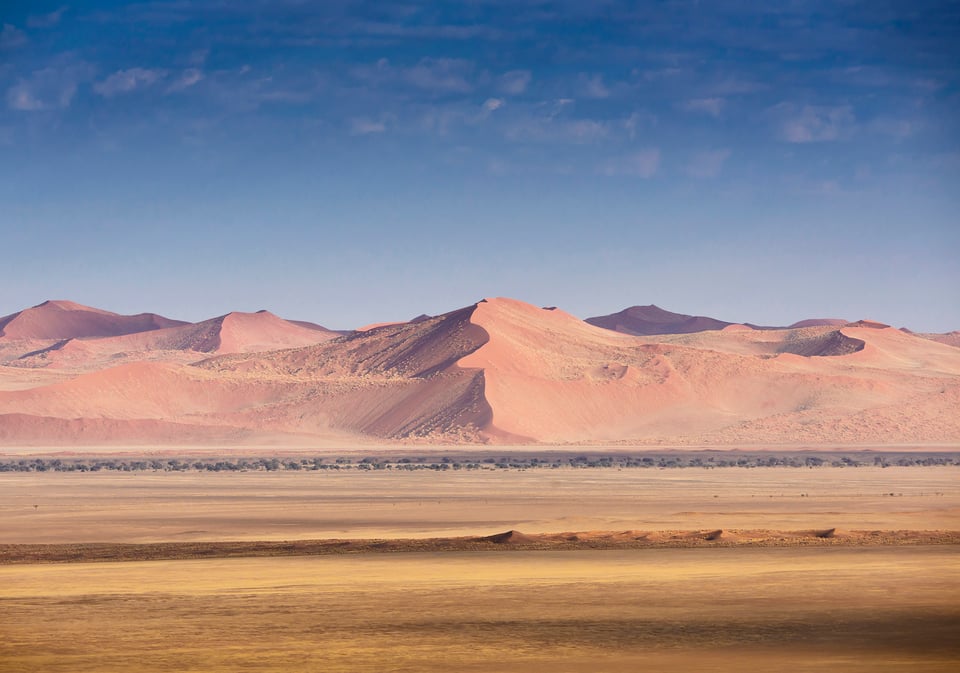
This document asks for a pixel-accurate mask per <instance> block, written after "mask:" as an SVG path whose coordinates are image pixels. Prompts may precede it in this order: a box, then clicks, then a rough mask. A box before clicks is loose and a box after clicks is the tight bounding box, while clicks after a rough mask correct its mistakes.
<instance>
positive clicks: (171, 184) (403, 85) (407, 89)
mask: <svg viewBox="0 0 960 673" xmlns="http://www.w3.org/2000/svg"><path fill="white" fill-rule="evenodd" d="M958 45H960V3H958V2H931V1H929V0H914V1H912V2H905V1H899V0H884V1H872V2H858V1H852V0H848V1H844V0H824V1H819V0H793V1H788V0H785V1H780V2H777V1H772V2H746V1H744V0H730V1H718V2H706V1H699V2H698V1H696V0H667V1H663V2H649V3H639V2H617V1H613V0H611V1H603V0H598V1H596V2H589V3H588V2H574V1H563V0H561V1H547V0H526V1H525V0H516V1H512V2H507V1H505V0H463V1H461V2H426V1H423V0H400V1H393V0H386V1H382V2H356V1H351V0H328V1H326V2H317V3H310V2H303V1H297V0H269V1H268V0H229V1H228V0H158V1H156V2H140V3H127V2H108V1H101V2H84V3H77V4H74V5H71V4H60V3H44V2H11V1H10V0H7V1H6V2H0V241H2V245H3V248H4V249H5V252H4V255H3V259H4V269H3V277H4V282H3V283H0V315H2V314H6V313H11V312H13V311H16V310H19V309H21V308H24V307H25V306H28V305H32V304H35V303H38V302H40V301H42V300H44V299H48V298H63V299H72V300H74V301H79V302H81V303H86V304H91V305H95V306H99V307H103V308H107V309H110V310H114V311H118V312H122V313H128V312H139V311H156V312H160V313H163V314H165V315H169V316H170V317H175V318H181V319H187V320H199V319H203V318H207V317H211V316H213V315H218V314H222V313H225V312H227V311H230V310H257V309H260V308H268V309H270V310H272V311H274V312H276V313H278V314H280V315H283V316H285V317H290V318H295V319H305V320H314V321H317V322H320V323H322V324H325V325H328V326H331V327H336V328H348V327H354V326H358V325H360V324H364V323H368V322H374V321H381V320H401V319H407V318H410V317H413V316H414V315H417V314H419V313H439V312H442V311H446V310H451V309H453V308H457V307H459V306H463V305H466V304H468V303H471V302H473V301H475V300H477V299H479V298H480V297H483V296H495V295H507V296H513V297H516V298H519V299H523V300H526V301H529V302H532V303H536V304H541V305H558V306H560V307H562V308H564V309H566V310H568V311H570V312H572V313H574V314H575V315H579V316H581V317H587V316H590V315H598V314H604V313H609V312H612V311H616V310H620V309H622V308H624V307H626V306H629V305H633V304H647V303H656V304H658V305H660V306H662V307H665V308H668V309H671V310H675V311H681V312H686V313H698V314H707V315H713V316H715V317H719V318H722V319H725V320H733V321H741V320H742V321H753V322H759V323H767V324H778V323H779V324H783V323H789V322H792V321H794V320H799V319H801V318H806V317H812V316H820V317H823V316H830V317H845V318H849V319H858V318H861V317H869V318H874V319H877V320H883V321H885V322H890V323H893V324H895V325H897V326H900V325H907V326H910V327H911V328H913V329H916V330H929V331H947V330H951V329H960V261H958V260H960V112H958V111H960V47H958Z"/></svg>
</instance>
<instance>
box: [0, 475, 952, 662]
mask: <svg viewBox="0 0 960 673" xmlns="http://www.w3.org/2000/svg"><path fill="white" fill-rule="evenodd" d="M824 528H836V529H837V534H838V536H839V539H841V540H842V536H843V532H844V531H847V530H849V531H864V530H882V531H922V530H926V531H932V530H938V531H957V530H960V468H957V467H955V466H953V467H949V466H944V467H904V468H901V467H891V468H886V469H881V468H874V467H859V468H832V467H821V468H814V469H806V468H756V469H740V468H718V469H698V468H684V469H666V470H660V469H623V470H616V469H603V468H595V469H559V470H550V469H537V470H528V471H508V470H490V471H474V472H441V473H438V472H433V471H424V472H389V473H381V472H360V471H345V472H308V473H300V472H279V473H263V472H249V473H206V472H204V473H198V472H186V473H151V472H146V473H129V474H128V473H95V474H76V473H9V474H0V543H4V544H28V543H29V544H61V545H63V544H72V543H85V542H107V543H160V542H177V541H195V542H196V541H218V540H219V541H226V540H250V541H253V540H310V539H325V538H341V539H347V538H355V539H359V538H364V539H370V538H383V539H396V538H430V537H443V536H456V535H489V534H491V533H497V532H501V531H505V530H510V529H513V530H519V531H521V532H523V533H528V534H536V533H548V532H561V531H623V530H635V531H697V530H708V529H724V530H733V531H736V530H738V529H751V530H756V529H765V530H801V529H824ZM958 551H960V548H958V546H957V545H956V544H934V545H917V544H906V545H893V546H891V545H873V544H867V545H863V546H857V545H844V544H831V545H822V546H821V545H816V544H814V545H810V546H807V545H797V546H786V547H782V546H781V547H754V548H751V547H737V546H733V547H722V546H718V547H710V546H699V547H696V548H678V549H664V548H649V549H630V550H582V549H580V550H571V551H528V550H511V549H506V548H504V549H502V550H491V551H445V552H382V553H362V554H346V555H332V556H287V557H276V558H211V559H198V560H161V561H128V562H98V563H90V562H74V563H56V564H53V563H16V564H12V563H7V564H3V563H0V635H2V638H0V669H2V670H3V671H5V672H6V671H10V672H14V671H16V672H20V671H23V672H27V671H30V672H33V671H71V672H73V671H98V672H99V671H237V670H250V671H490V672H493V671H504V672H508V673H509V672H514V671H516V672H521V671H523V672H526V671H544V670H548V671H552V672H556V673H561V672H563V671H571V672H574V671H576V672H581V671H582V672H587V671H591V672H592V671H612V672H613V671H688V670H693V671H742V670H750V669H753V670H758V671H823V670H834V671H836V670H839V671H903V670H910V671H954V670H957V668H958V664H960V638H958V635H960V554H958ZM2 560H3V559H2V558H0V562H2Z"/></svg>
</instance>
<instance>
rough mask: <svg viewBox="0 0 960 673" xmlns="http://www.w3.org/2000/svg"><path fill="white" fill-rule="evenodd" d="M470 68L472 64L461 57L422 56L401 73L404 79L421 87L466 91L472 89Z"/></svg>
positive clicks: (436, 89) (432, 89)
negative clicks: (417, 61) (469, 79)
mask: <svg viewBox="0 0 960 673" xmlns="http://www.w3.org/2000/svg"><path fill="white" fill-rule="evenodd" d="M472 70H473V64H472V63H471V62H470V61H465V60H463V59H458V58H424V59H422V60H421V61H420V62H419V63H417V64H416V65H415V66H413V67H410V68H404V69H403V70H402V73H403V77H404V79H405V80H406V81H408V82H409V83H410V84H413V85H414V86H416V87H419V88H421V89H428V90H431V91H450V92H457V93H466V92H468V91H470V90H471V89H473V86H472V85H471V84H470V82H469V81H468V77H469V75H470V73H471V71H472Z"/></svg>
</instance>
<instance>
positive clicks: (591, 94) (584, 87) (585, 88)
mask: <svg viewBox="0 0 960 673" xmlns="http://www.w3.org/2000/svg"><path fill="white" fill-rule="evenodd" d="M577 93H578V94H579V95H580V96H583V97H584V98H608V97H609V96H610V89H609V88H607V85H606V84H604V83H603V75H587V74H581V75H580V76H579V78H578V79H577Z"/></svg>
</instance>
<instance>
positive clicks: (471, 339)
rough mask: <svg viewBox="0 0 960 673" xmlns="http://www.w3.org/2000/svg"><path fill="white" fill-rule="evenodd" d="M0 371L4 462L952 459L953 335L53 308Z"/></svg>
mask: <svg viewBox="0 0 960 673" xmlns="http://www.w3.org/2000/svg"><path fill="white" fill-rule="evenodd" d="M0 364H2V366H0V441H2V442H3V443H4V444H6V445H24V446H29V445H34V446H51V447H53V446H58V445H69V446H75V445H84V444H85V445H102V446H108V445H143V444H161V445H162V444H168V445H184V444H193V445H203V444H214V445H223V444H251V445H257V444H260V445H263V444H277V443H280V444H286V445H304V444H306V445H309V444H313V443H316V442H323V441H335V442H336V441H351V442H358V441H359V442H383V441H392V442H396V441H418V442H429V443H473V442H480V443H494V444H536V443H573V444H584V443H587V444H591V443H592V444H607V445H662V446H759V445H770V446H777V445H779V446H785V445H790V446H797V445H802V446H841V445H864V446H884V445H913V446H936V445H947V446H955V445H956V444H957V443H958V442H960V415H958V414H956V409H957V408H960V348H957V347H956V346H955V345H952V341H951V335H949V334H948V335H916V334H913V333H910V332H909V331H907V330H902V329H894V328H892V327H889V326H887V325H884V324H882V323H877V322H873V321H868V320H860V321H856V322H847V321H846V320H841V319H807V320H801V321H798V322H797V323H795V324H793V325H791V326H788V327H758V326H755V325H746V324H734V323H729V322H726V321H722V320H717V319H713V318H706V317H702V316H686V315H683V314H676V313H671V312H668V311H664V310H663V309H660V308H658V307H656V306H637V307H632V308H630V309H626V310H624V311H622V312H620V313H617V314H613V315H611V316H601V317H597V318H589V319H587V320H586V321H584V320H580V319H578V318H576V317H574V316H572V315H570V314H568V313H565V312H564V311H562V310H560V309H557V308H538V307H535V306H532V305H530V304H526V303H524V302H521V301H517V300H513V299H505V298H493V299H486V300H482V301H480V302H478V303H476V304H472V305H469V306H466V307H465V308H461V309H458V310H454V311H451V312H449V313H445V314H443V315H439V316H435V317H429V316H420V317H418V318H416V319H414V320H411V321H410V322H406V323H386V324H382V325H375V326H369V327H366V328H363V329H358V330H353V331H346V332H335V331H332V330H329V329H326V328H324V327H321V326H319V325H316V324H312V323H307V322H302V321H291V320H284V319H282V318H279V317H277V316H275V315H273V314H271V313H269V312H266V311H261V312H258V313H229V314H227V315H223V316H219V317H216V318H212V319H210V320H206V321H203V322H199V323H185V322H182V321H177V320H171V319H168V318H164V317H162V316H158V315H154V314H150V313H143V314H139V315H134V316H122V315H117V314H114V313H110V312H108V311H103V310H99V309H93V308H88V307H84V306H81V305H79V304H75V303H72V302H67V301H49V302H45V303H43V304H41V305H39V306H35V307H33V308H30V309H26V310H24V311H20V312H18V313H14V314H12V315H9V316H7V317H4V318H0Z"/></svg>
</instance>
